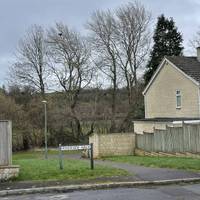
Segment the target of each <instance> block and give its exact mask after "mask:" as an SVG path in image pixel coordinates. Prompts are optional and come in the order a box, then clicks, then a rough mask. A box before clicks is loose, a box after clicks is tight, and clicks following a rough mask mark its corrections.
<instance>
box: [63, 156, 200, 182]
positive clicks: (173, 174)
mask: <svg viewBox="0 0 200 200" xmlns="http://www.w3.org/2000/svg"><path fill="white" fill-rule="evenodd" d="M66 157H67V158H70V159H82V158H81V156H80V155H79V154H69V155H66ZM82 160H85V161H88V160H87V159H82ZM95 164H98V165H103V166H108V167H113V168H118V169H123V170H126V171H127V172H129V174H130V176H129V178H127V179H126V181H127V180H129V181H131V180H132V181H136V180H137V181H158V180H171V179H182V178H184V179H185V178H198V177H199V178H200V173H199V172H192V171H185V170H178V169H167V168H155V167H144V166H138V165H133V164H127V163H119V162H112V161H108V160H95Z"/></svg>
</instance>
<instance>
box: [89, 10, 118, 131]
mask: <svg viewBox="0 0 200 200" xmlns="http://www.w3.org/2000/svg"><path fill="white" fill-rule="evenodd" d="M86 27H87V29H88V30H90V32H91V35H90V41H91V45H92V47H93V55H94V58H95V63H96V66H97V67H98V69H100V70H101V71H102V72H103V73H104V74H105V75H106V76H107V77H108V78H109V80H110V81H111V86H112V103H111V107H112V116H111V131H112V132H114V131H115V130H116V123H115V115H116V93H117V81H118V79H117V71H118V70H117V54H116V47H115V45H116V44H115V35H114V29H115V19H114V17H113V14H112V13H111V11H109V10H108V11H96V12H95V13H94V14H93V15H92V17H91V20H90V21H89V22H88V23H87V26H86Z"/></svg>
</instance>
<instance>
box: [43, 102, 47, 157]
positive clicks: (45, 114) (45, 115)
mask: <svg viewBox="0 0 200 200" xmlns="http://www.w3.org/2000/svg"><path fill="white" fill-rule="evenodd" d="M42 103H43V104H44V139H45V141H44V143H45V159H47V158H48V156H47V153H48V147H47V101H45V100H44V101H42Z"/></svg>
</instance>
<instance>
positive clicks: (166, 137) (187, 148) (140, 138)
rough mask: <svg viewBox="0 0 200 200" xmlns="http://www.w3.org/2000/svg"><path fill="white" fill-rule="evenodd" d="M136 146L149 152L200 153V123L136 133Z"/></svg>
mask: <svg viewBox="0 0 200 200" xmlns="http://www.w3.org/2000/svg"><path fill="white" fill-rule="evenodd" d="M136 148H138V149H141V150H144V151H149V152H167V153H176V152H177V153H186V152H191V153H200V124H183V127H167V128H166V130H158V129H155V130H154V133H144V134H143V135H139V134H136Z"/></svg>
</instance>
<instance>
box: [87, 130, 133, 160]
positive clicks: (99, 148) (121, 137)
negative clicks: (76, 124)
mask: <svg viewBox="0 0 200 200" xmlns="http://www.w3.org/2000/svg"><path fill="white" fill-rule="evenodd" d="M89 142H90V143H93V147H94V158H98V157H105V156H116V155H134V150H135V135H134V134H133V133H109V134H93V135H92V136H90V138H89Z"/></svg>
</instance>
